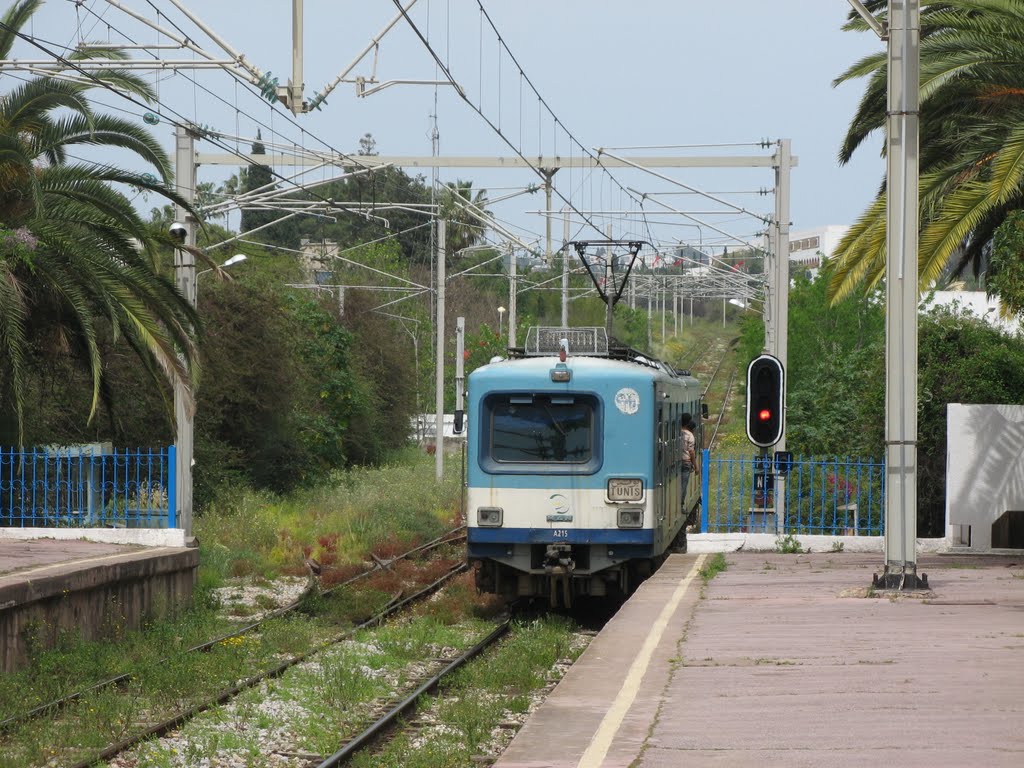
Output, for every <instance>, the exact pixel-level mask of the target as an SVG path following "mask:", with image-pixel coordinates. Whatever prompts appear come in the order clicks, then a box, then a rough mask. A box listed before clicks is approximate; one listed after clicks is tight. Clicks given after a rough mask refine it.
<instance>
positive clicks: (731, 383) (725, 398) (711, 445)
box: [708, 371, 736, 450]
mask: <svg viewBox="0 0 1024 768" xmlns="http://www.w3.org/2000/svg"><path fill="white" fill-rule="evenodd" d="M735 385H736V371H733V372H732V375H731V376H730V377H729V383H728V384H727V385H726V387H725V395H724V396H723V397H722V410H721V411H719V412H718V418H717V419H716V420H715V429H714V431H713V432H712V433H711V439H710V440H708V450H710V449H712V448H714V447H715V439H716V438H717V437H718V430H719V429H720V428H721V426H722V419H724V418H725V412H726V409H727V408H728V407H729V396H730V395H731V394H732V389H733V387H734V386H735Z"/></svg>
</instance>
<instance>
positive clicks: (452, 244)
mask: <svg viewBox="0 0 1024 768" xmlns="http://www.w3.org/2000/svg"><path fill="white" fill-rule="evenodd" d="M486 208H487V190H486V189H479V190H477V192H476V194H475V195H474V194H473V182H472V181H463V180H462V179H459V180H458V181H456V182H454V183H452V184H447V185H445V188H444V191H443V192H442V195H441V216H442V217H444V218H445V220H446V221H447V222H448V224H447V229H446V231H445V241H446V242H445V246H446V249H447V251H448V253H450V254H452V253H458V252H459V251H461V250H463V249H464V248H468V247H470V246H471V245H476V244H477V243H479V242H480V241H481V240H483V236H484V231H485V230H486V229H487V225H486V224H484V223H483V222H482V221H481V220H480V217H481V216H487V215H489V214H488V212H487V210H486ZM467 209H468V210H467ZM469 210H471V211H473V213H470V212H469ZM474 214H476V215H474Z"/></svg>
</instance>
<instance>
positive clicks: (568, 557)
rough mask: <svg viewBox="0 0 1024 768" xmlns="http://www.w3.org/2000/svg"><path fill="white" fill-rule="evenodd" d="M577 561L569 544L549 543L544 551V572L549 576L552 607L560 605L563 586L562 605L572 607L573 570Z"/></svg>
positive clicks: (566, 607)
mask: <svg viewBox="0 0 1024 768" xmlns="http://www.w3.org/2000/svg"><path fill="white" fill-rule="evenodd" d="M575 569H576V562H575V561H574V560H573V559H572V547H571V546H570V545H569V544H548V546H547V550H546V551H545V552H544V573H545V574H547V577H548V587H549V590H548V599H549V601H550V604H551V607H552V608H557V607H558V587H559V586H561V587H562V606H563V607H564V608H565V609H566V610H569V609H570V608H572V572H573V571H574V570H575Z"/></svg>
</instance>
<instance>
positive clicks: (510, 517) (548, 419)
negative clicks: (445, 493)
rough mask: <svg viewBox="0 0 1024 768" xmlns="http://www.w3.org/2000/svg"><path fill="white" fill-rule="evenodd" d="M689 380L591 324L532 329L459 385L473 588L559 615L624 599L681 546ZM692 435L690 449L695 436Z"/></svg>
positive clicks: (692, 407)
mask: <svg viewBox="0 0 1024 768" xmlns="http://www.w3.org/2000/svg"><path fill="white" fill-rule="evenodd" d="M701 397H702V390H701V387H700V383H699V382H698V381H697V380H696V379H694V378H692V377H691V376H689V375H687V374H685V373H679V372H677V371H675V370H674V369H673V368H671V367H670V366H667V365H665V364H664V363H662V362H660V361H658V360H655V359H653V358H651V357H648V356H645V355H643V354H641V353H639V352H636V351H635V350H630V349H625V348H621V347H616V346H615V342H614V340H613V341H612V344H611V346H609V343H608V337H607V335H606V334H605V331H604V329H603V328H532V329H530V332H529V334H528V336H527V343H526V346H525V347H524V348H523V349H522V350H517V351H515V352H514V353H513V356H512V357H511V358H510V359H504V360H498V361H494V362H491V363H490V364H489V365H485V366H483V367H481V368H478V369H477V370H475V371H473V373H472V374H470V376H469V384H468V398H469V399H468V404H467V411H468V415H469V419H468V423H469V433H468V439H467V444H468V460H467V465H468V466H467V473H466V481H467V506H466V510H467V526H468V554H469V560H470V563H471V565H472V566H473V567H474V569H475V571H476V584H477V587H478V588H479V589H480V590H482V591H484V592H489V593H496V594H501V595H505V596H507V597H510V598H513V597H540V596H543V597H545V598H548V599H550V601H551V603H552V605H562V606H564V607H569V606H571V605H572V604H573V602H574V600H575V599H576V598H578V597H580V596H586V595H589V596H595V597H601V596H605V595H626V594H629V593H630V592H632V591H633V589H635V587H636V585H637V584H639V583H640V581H642V580H643V579H644V578H646V577H647V576H649V575H650V574H651V573H652V572H653V571H654V570H655V569H656V568H657V566H658V565H659V564H660V563H661V561H662V560H663V559H664V557H665V556H666V554H667V552H668V550H669V549H670V548H671V547H673V546H675V547H679V546H685V536H686V528H685V526H686V523H687V518H688V517H690V516H691V515H692V514H694V513H695V512H696V509H697V505H698V503H699V496H700V487H699V486H700V483H699V481H698V480H697V478H696V477H693V478H691V482H689V483H687V485H688V487H687V489H686V492H685V498H684V493H683V488H682V485H683V483H682V479H681V462H682V458H683V440H682V435H681V427H682V422H681V418H682V416H683V415H684V414H687V413H689V414H691V415H692V416H693V418H694V420H695V421H696V422H697V423H698V424H700V422H701V412H702V403H701ZM699 429H700V428H699V427H698V435H697V439H698V446H699V445H700V442H699V440H700V434H699Z"/></svg>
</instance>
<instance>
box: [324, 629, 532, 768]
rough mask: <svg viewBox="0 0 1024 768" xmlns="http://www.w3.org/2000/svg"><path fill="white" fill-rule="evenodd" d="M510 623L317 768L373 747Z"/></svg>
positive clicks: (331, 767)
mask: <svg viewBox="0 0 1024 768" xmlns="http://www.w3.org/2000/svg"><path fill="white" fill-rule="evenodd" d="M511 621H512V620H511V619H506V620H505V621H504V622H502V623H501V624H499V625H498V626H497V627H495V629H494V630H493V631H492V632H491V633H490V634H488V635H487V637H485V638H483V639H482V640H481V641H480V642H478V643H477V644H476V645H474V646H473V647H472V648H470V649H469V650H468V651H466V652H465V653H463V654H462V655H460V656H459V657H458V658H457V659H454V660H453V661H452V662H450V663H449V664H448V665H447V666H445V668H444V669H442V670H441V671H440V672H438V673H437V674H435V675H433V676H432V677H431V678H430V679H429V680H427V681H426V682H425V683H423V684H422V685H420V686H419V687H418V688H417V689H416V690H415V691H413V692H412V693H410V694H409V695H408V696H406V697H405V698H404V699H403V700H402V701H401V702H399V703H398V704H397V705H395V707H394V708H392V709H391V710H390V711H389V712H388V713H387V714H385V715H384V716H383V717H381V718H380V719H379V720H377V721H376V722H375V723H374V724H373V725H371V726H369V727H368V728H367V729H366V730H364V731H363V732H362V733H360V734H359V735H358V736H356V737H355V738H354V739H352V740H351V741H350V742H348V743H347V744H346V745H345V746H344V747H342V748H341V749H339V750H338V751H337V752H335V753H334V754H333V755H331V756H330V757H328V758H326V759H325V760H324V761H323V762H321V763H320V764H319V765H318V766H317V768H333V766H336V765H339V764H341V763H342V762H344V761H345V760H348V759H349V758H350V757H352V755H354V754H355V753H356V752H358V751H359V750H361V749H363V748H365V747H366V746H367V745H369V744H370V743H372V742H373V741H374V740H375V739H376V738H377V737H378V736H380V734H381V733H382V732H383V731H384V730H385V729H386V728H388V727H389V726H390V725H391V724H392V723H394V722H395V720H397V719H398V718H399V717H401V716H402V715H403V714H405V712H406V711H408V710H409V709H410V708H412V707H413V705H415V704H416V702H417V700H418V699H419V698H420V697H421V696H422V695H423V694H425V693H427V692H428V691H431V690H433V689H434V688H436V687H437V685H438V683H440V682H441V680H442V679H444V678H445V677H446V676H447V675H449V674H451V673H452V672H454V671H455V670H457V669H458V668H459V667H461V666H462V665H464V664H465V663H466V662H468V661H470V660H471V659H473V658H474V657H476V656H477V655H479V654H480V653H481V652H483V651H484V650H485V649H487V648H489V647H490V646H491V645H493V644H494V643H495V642H497V640H498V639H499V638H501V637H502V636H503V635H504V634H505V633H506V632H507V631H508V629H509V626H510V624H511Z"/></svg>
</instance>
